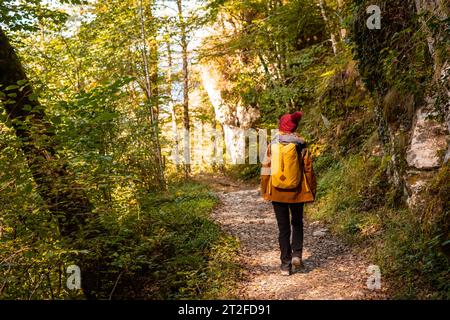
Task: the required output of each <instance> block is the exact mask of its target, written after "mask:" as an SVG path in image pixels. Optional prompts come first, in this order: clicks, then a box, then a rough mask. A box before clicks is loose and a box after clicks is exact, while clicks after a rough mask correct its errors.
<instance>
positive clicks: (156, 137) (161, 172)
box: [139, 0, 166, 190]
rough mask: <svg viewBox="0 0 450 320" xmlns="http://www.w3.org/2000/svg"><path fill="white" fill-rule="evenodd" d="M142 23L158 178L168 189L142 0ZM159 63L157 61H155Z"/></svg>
mask: <svg viewBox="0 0 450 320" xmlns="http://www.w3.org/2000/svg"><path fill="white" fill-rule="evenodd" d="M139 11H140V23H141V39H142V61H143V63H144V77H145V93H146V97H147V104H148V107H149V110H150V125H151V130H152V133H153V139H154V141H153V143H154V144H155V149H156V158H157V161H158V163H157V166H158V168H157V179H158V183H159V186H160V188H161V189H163V190H165V189H166V180H165V177H164V165H163V159H162V154H161V144H160V142H159V134H158V118H157V113H155V111H154V109H153V101H152V98H153V93H154V92H155V91H154V89H152V75H151V74H150V67H149V62H148V56H147V38H146V33H145V18H144V6H143V4H142V0H141V1H140V8H139ZM155 63H157V62H155Z"/></svg>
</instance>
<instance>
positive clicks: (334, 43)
mask: <svg viewBox="0 0 450 320" xmlns="http://www.w3.org/2000/svg"><path fill="white" fill-rule="evenodd" d="M319 7H320V13H321V14H322V19H323V21H324V22H325V25H326V26H327V28H328V30H329V32H330V41H331V47H332V48H333V53H334V54H335V55H336V54H337V40H336V35H335V34H334V32H333V27H332V25H331V23H330V20H329V19H328V17H327V13H326V11H325V5H324V3H323V0H319Z"/></svg>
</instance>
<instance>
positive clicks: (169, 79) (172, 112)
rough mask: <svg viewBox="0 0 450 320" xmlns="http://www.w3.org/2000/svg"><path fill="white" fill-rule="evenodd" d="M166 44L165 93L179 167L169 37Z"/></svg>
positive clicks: (175, 159) (175, 155)
mask: <svg viewBox="0 0 450 320" xmlns="http://www.w3.org/2000/svg"><path fill="white" fill-rule="evenodd" d="M166 46H167V60H168V66H167V74H166V78H167V95H168V97H169V109H170V117H171V123H172V135H173V144H174V159H173V160H174V162H175V165H176V166H177V168H179V164H180V150H179V147H178V128H177V118H176V115H175V106H174V101H173V96H172V89H173V88H172V68H173V61H172V47H171V45H170V38H168V39H167V40H166Z"/></svg>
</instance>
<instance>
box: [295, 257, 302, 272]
mask: <svg viewBox="0 0 450 320" xmlns="http://www.w3.org/2000/svg"><path fill="white" fill-rule="evenodd" d="M292 265H293V266H294V268H295V270H300V269H303V268H304V265H303V262H302V258H300V257H293V258H292Z"/></svg>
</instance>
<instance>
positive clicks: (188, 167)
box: [177, 0, 191, 178]
mask: <svg viewBox="0 0 450 320" xmlns="http://www.w3.org/2000/svg"><path fill="white" fill-rule="evenodd" d="M177 7H178V22H179V25H180V33H181V50H182V60H183V126H184V174H185V177H186V178H187V177H188V176H189V174H190V173H191V164H190V162H191V161H190V159H191V148H190V124H189V61H188V41H187V25H186V21H185V18H184V16H183V3H182V0H177Z"/></svg>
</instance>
